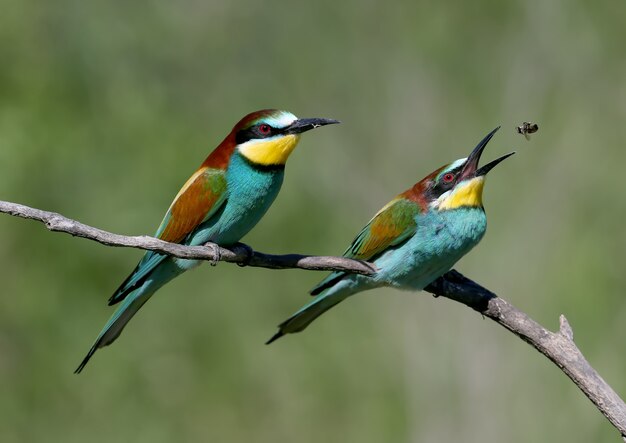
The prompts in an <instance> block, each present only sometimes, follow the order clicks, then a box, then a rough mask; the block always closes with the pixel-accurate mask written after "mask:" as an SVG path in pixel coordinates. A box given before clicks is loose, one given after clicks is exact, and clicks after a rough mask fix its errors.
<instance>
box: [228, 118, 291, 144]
mask: <svg viewBox="0 0 626 443" xmlns="http://www.w3.org/2000/svg"><path fill="white" fill-rule="evenodd" d="M261 125H265V126H267V127H269V128H270V130H269V132H267V133H263V132H261V130H260V129H259V127H260V126H261ZM282 132H283V131H282V130H281V129H277V128H274V127H273V126H271V125H269V124H267V123H259V124H257V125H253V126H250V127H249V128H247V129H242V130H240V131H238V132H237V133H236V134H235V142H236V143H237V144H238V145H240V144H242V143H245V142H247V141H249V140H252V139H261V138H268V137H272V136H274V135H277V134H281V133H282Z"/></svg>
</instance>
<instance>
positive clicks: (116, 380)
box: [0, 0, 626, 443]
mask: <svg viewBox="0 0 626 443" xmlns="http://www.w3.org/2000/svg"><path fill="white" fill-rule="evenodd" d="M0 10H1V11H2V13H1V14H0V171H1V172H0V190H1V196H0V198H1V199H5V200H10V201H16V202H20V203H25V204H29V205H32V206H35V207H40V208H43V209H48V210H54V211H58V212H61V213H63V214H65V215H67V216H70V217H73V218H76V219H79V220H81V221H83V222H85V223H89V224H92V225H95V226H98V227H101V228H104V229H108V230H111V231H114V232H119V233H127V234H141V233H144V234H151V233H152V232H153V231H154V229H155V228H156V226H157V225H158V223H159V221H160V219H161V217H162V215H163V212H164V211H165V209H166V208H167V206H168V204H169V202H170V201H171V199H172V197H173V196H174V195H175V193H176V191H177V190H178V188H179V187H180V185H181V184H182V183H183V182H184V181H185V179H186V178H187V176H188V175H189V174H190V173H191V172H192V171H193V170H194V169H195V167H196V166H197V165H198V164H199V163H200V162H201V161H202V160H203V159H204V157H205V156H206V155H207V153H208V152H209V151H210V150H211V149H213V147H214V146H216V145H217V143H219V141H221V139H222V137H223V136H224V135H225V134H226V133H227V132H228V131H229V130H230V128H231V127H232V125H233V124H234V123H235V122H236V121H237V120H238V119H239V118H240V117H241V116H242V115H244V114H246V113H247V112H250V111H253V110H256V109H259V108H264V107H276V108H283V109H287V110H290V111H292V112H294V113H296V114H297V115H299V116H303V117H308V116H324V117H332V118H338V119H341V120H342V121H343V124H342V125H341V126H338V127H331V128H325V129H323V130H320V131H316V132H315V133H312V134H307V135H306V136H305V137H304V138H303V141H302V143H301V144H300V146H299V148H298V150H297V151H296V152H295V153H294V155H293V157H292V159H291V160H290V164H289V165H288V168H287V170H288V173H287V176H286V180H285V185H284V188H283V191H282V193H281V195H280V196H279V198H278V199H277V201H276V203H275V205H274V207H273V208H272V209H271V210H270V211H269V213H268V215H267V216H266V217H265V219H264V220H263V221H262V222H261V223H260V224H259V225H258V227H257V228H256V229H255V230H254V231H253V233H251V234H250V235H249V236H248V237H247V238H246V239H245V240H246V241H247V242H248V243H249V244H251V245H252V246H254V247H255V248H257V249H258V250H262V251H266V252H276V253H281V252H301V253H319V254H338V253H340V252H341V251H343V249H344V247H345V246H346V245H347V243H348V242H349V241H350V240H351V239H352V237H353V236H354V235H355V234H356V233H357V232H358V230H359V229H360V228H361V227H362V225H363V224H364V223H365V222H366V221H367V220H368V219H369V217H370V216H371V215H372V214H373V213H374V212H375V211H376V210H377V209H378V208H379V207H381V206H382V205H383V204H384V203H386V202H387V201H388V200H389V199H390V198H391V197H392V196H394V195H395V194H397V193H398V192H400V191H402V190H404V189H405V188H407V187H408V186H410V185H412V184H413V183H414V182H416V181H417V180H419V179H420V178H421V177H423V176H424V175H426V174H427V173H429V172H430V171H432V170H434V169H435V168H436V167H438V166H440V165H441V164H443V163H447V162H449V161H451V160H453V159H455V158H459V157H463V156H465V155H466V154H467V153H468V152H469V150H470V149H471V148H472V147H473V146H474V145H475V143H476V142H477V141H478V140H480V138H481V137H482V136H483V135H484V134H486V133H487V132H488V131H489V130H491V129H492V128H493V127H495V126H496V125H499V124H501V125H503V129H502V130H501V131H500V133H498V135H497V136H496V138H495V139H494V141H492V143H491V144H490V145H489V148H488V149H487V154H486V158H495V156H498V155H501V154H503V153H505V152H507V151H508V150H510V149H511V148H515V149H517V150H518V155H517V156H515V157H514V158H513V159H512V160H510V161H508V162H507V163H505V164H504V165H503V166H501V167H500V168H498V169H496V170H495V172H494V173H493V174H492V175H490V180H489V184H488V185H487V188H486V195H485V201H486V206H487V211H488V213H489V222H490V228H489V232H488V234H487V236H486V238H485V239H484V240H483V242H482V244H481V245H480V246H479V247H478V248H477V249H476V250H475V251H473V252H472V253H471V254H470V255H469V256H468V257H466V258H464V259H463V260H462V261H461V262H460V263H459V265H458V269H459V270H461V271H462V272H464V273H466V274H467V275H469V276H472V277H473V278H475V279H476V280H477V281H479V282H481V283H483V284H485V285H486V286H488V287H489V288H491V289H492V290H494V291H495V292H497V293H499V294H501V295H502V296H504V297H505V298H507V299H509V300H510V301H512V302H513V303H514V304H516V305H517V306H518V307H520V308H521V309H523V310H524V311H526V312H528V313H529V314H530V315H531V316H532V317H534V318H536V319H537V320H538V321H540V322H541V323H542V324H544V325H546V326H548V327H552V328H556V327H557V319H558V315H559V314H560V313H564V314H566V315H567V316H568V318H569V320H570V322H571V324H572V326H573V327H574V332H575V334H576V335H575V337H576V340H577V343H578V345H579V346H580V348H581V349H582V350H583V352H584V353H585V354H586V356H587V357H588V358H589V360H590V361H591V363H592V364H593V365H594V366H595V367H596V368H597V369H598V371H599V372H600V373H601V374H602V375H603V376H604V377H605V378H606V379H607V380H608V381H609V383H611V384H612V386H613V387H614V388H615V389H616V390H617V391H618V392H621V393H622V394H626V378H624V373H626V357H625V356H624V352H623V350H624V341H625V339H626V300H625V298H624V288H625V287H626V274H625V273H624V271H623V265H624V262H625V260H626V252H625V251H626V248H625V246H626V234H625V232H626V231H625V230H624V220H625V218H626V199H625V198H624V183H623V178H622V176H621V175H622V174H621V171H622V170H623V165H624V164H625V163H626V150H625V149H624V140H626V126H625V125H624V121H625V120H626V81H625V79H626V57H624V44H623V42H624V39H625V38H626V31H625V30H624V29H625V28H624V26H623V24H624V23H623V19H624V16H625V13H626V5H625V4H624V3H623V2H585V1H582V0H570V1H565V0H553V1H548V2H543V1H540V0H528V1H511V2H499V1H494V0H478V1H474V2H435V1H401V2H391V3H390V2H375V1H364V2H363V1H361V2H359V1H353V0H348V1H343V2H337V1H330V0H320V1H317V2H302V3H301V4H298V3H295V2H287V1H274V0H268V1H264V2H241V1H229V2H226V1H219V2H218V1H198V0H183V1H180V2H165V1H147V2H121V1H108V2H105V1H91V2H78V1H71V0H59V1H55V2H44V1H34V0H26V1H19V2H18V1H11V0H0ZM523 120H532V121H536V122H537V123H538V124H539V126H540V130H539V132H538V133H537V134H535V135H534V136H533V137H532V140H531V141H530V142H527V141H526V140H524V139H523V137H521V136H519V135H517V134H515V130H514V128H515V126H516V125H518V124H520V123H521V122H522V121H523ZM0 232H1V234H0V238H1V241H2V244H3V247H2V248H1V249H0V264H1V266H2V270H3V271H2V287H3V291H2V292H3V294H4V296H3V297H1V298H0V379H1V380H3V383H2V388H0V417H2V418H1V419H0V441H2V442H4V443H11V442H27V441H63V442H84V441H90V442H100V441H103V442H104V441H106V442H111V441H119V442H122V441H133V442H171V441H189V442H192V441H193V442H197V441H219V442H243V441H251V442H276V441H298V442H302V443H306V442H313V441H325V442H353V441H359V442H362V443H367V442H443V441H466V442H501V441H507V442H528V441H534V442H539V441H541V442H553V441H584V442H589V441H612V440H614V439H615V438H617V435H616V432H615V431H614V430H613V428H612V427H611V426H610V425H609V424H608V423H607V422H606V420H605V419H604V418H603V417H602V416H601V415H600V413H599V412H598V411H597V410H596V409H595V408H594V407H593V406H592V405H591V404H590V403H589V402H588V401H587V400H586V399H585V398H584V397H583V395H582V394H581V393H580V392H579V391H578V390H577V389H576V388H575V387H574V385H573V384H572V383H570V382H569V381H568V380H567V379H566V377H565V376H564V375H563V374H562V373H561V372H560V371H559V370H558V369H556V368H555V367H553V366H552V364H550V363H549V362H548V361H547V360H546V359H545V358H543V357H541V356H540V355H539V354H537V353H536V352H535V351H534V350H532V349H531V348H530V347H529V346H527V345H526V344H524V343H522V342H521V341H520V340H519V339H517V338H515V337H513V336H512V335H511V334H510V333H508V332H506V331H504V330H503V329H502V328H500V327H498V326H497V325H494V324H492V323H490V322H489V321H483V320H482V319H481V317H480V316H478V315H476V314H475V313H473V312H471V311H470V310H468V309H467V308H465V307H463V306H460V305H457V304H455V303H452V302H450V301H447V300H441V299H437V300H435V299H433V298H432V297H430V296H429V295H426V294H423V293H422V294H412V293H400V292H397V291H392V290H377V291H372V292H370V293H366V294H363V295H360V296H358V297H355V298H354V299H352V300H350V301H348V302H346V303H344V304H342V305H341V306H339V307H338V308H336V309H335V310H333V311H331V312H330V313H329V314H327V315H326V316H324V317H323V318H322V319H320V320H319V321H318V322H316V323H315V324H314V325H313V326H312V327H311V328H310V329H308V330H307V331H306V332H305V333H303V334H300V335H297V336H291V337H287V338H285V339H283V340H281V341H279V342H277V343H276V344H275V345H272V346H270V347H266V346H264V345H263V342H264V340H265V339H267V338H268V337H269V336H270V335H271V334H273V332H274V330H275V329H274V327H275V325H276V324H277V323H278V322H279V321H281V320H283V319H284V318H285V317H286V316H287V315H289V314H290V313H292V312H293V311H294V310H295V309H296V308H298V307H300V306H301V305H302V304H303V303H304V302H306V301H308V296H307V290H308V289H309V287H310V286H311V285H313V284H314V283H315V282H316V281H317V280H319V279H320V278H321V277H322V275H320V274H316V273H313V272H304V271H267V270H259V269H241V268H238V267H236V266H232V265H228V264H220V265H218V266H217V268H211V267H209V266H203V267H201V268H200V269H199V270H196V271H194V272H190V273H189V274H187V275H185V276H183V277H182V278H179V279H177V280H176V281H174V282H173V283H171V284H169V285H168V286H167V287H166V288H164V289H162V290H161V291H160V292H159V293H158V295H157V296H156V297H154V299H153V300H154V301H152V302H151V303H150V304H149V305H148V306H146V308H145V309H144V310H143V311H142V313H141V314H140V315H138V316H137V317H136V319H135V320H133V322H132V324H131V325H130V326H129V327H128V328H127V329H126V331H125V333H124V335H123V336H122V338H121V339H120V340H119V341H118V342H116V343H115V345H114V346H112V347H111V348H108V349H105V350H103V351H100V352H99V353H98V354H97V355H96V357H95V358H94V360H93V361H92V362H91V364H90V365H89V366H88V367H87V369H86V371H85V372H84V373H83V374H82V375H80V376H75V375H73V374H72V370H73V369H74V368H75V366H76V365H77V364H78V363H79V361H80V359H81V358H82V357H83V355H84V353H85V352H86V351H87V349H88V348H89V346H90V345H91V343H92V339H93V338H95V336H96V334H97V332H98V331H99V330H100V327H101V326H102V325H103V323H104V322H105V320H106V319H107V318H108V316H109V315H110V313H111V312H112V310H111V309H110V308H107V307H106V303H105V301H106V299H107V298H108V296H109V295H110V294H111V292H112V291H113V290H114V289H115V288H116V287H117V285H118V283H119V282H120V281H121V280H122V279H123V278H124V277H126V275H127V273H128V272H129V271H130V270H131V269H132V267H133V266H134V265H135V263H136V261H137V260H138V259H139V257H140V255H141V253H140V252H139V251H133V250H127V249H114V248H107V247H103V246H100V245H97V244H95V243H93V242H88V241H85V240H78V239H72V238H71V237H69V236H64V235H61V234H52V233H49V232H47V231H46V230H45V229H43V228H42V227H41V226H37V225H35V224H33V223H30V222H26V221H24V220H17V219H13V218H11V217H8V216H3V217H0Z"/></svg>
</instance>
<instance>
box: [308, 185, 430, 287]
mask: <svg viewBox="0 0 626 443" xmlns="http://www.w3.org/2000/svg"><path fill="white" fill-rule="evenodd" d="M419 212H420V208H419V206H418V205H417V204H416V203H415V202H413V201H411V200H408V199H406V198H403V197H401V196H400V197H396V198H395V199H393V200H392V201H391V202H389V203H388V204H387V205H386V206H385V207H383V208H382V209H381V210H380V211H378V213H377V214H376V215H375V216H374V217H373V218H372V219H371V220H370V221H369V223H368V224H367V225H366V226H365V227H364V228H363V229H362V230H361V232H359V234H358V235H357V236H356V238H355V239H354V240H353V241H352V244H351V245H350V247H349V248H348V249H346V251H345V252H344V253H343V256H344V257H348V258H353V259H356V260H372V259H373V258H375V257H376V256H378V255H380V254H381V253H383V252H384V251H385V250H386V249H387V248H390V247H393V246H397V245H399V244H400V243H402V242H404V241H405V240H407V239H408V238H409V237H411V236H412V235H413V234H414V233H415V230H416V229H417V223H416V221H415V218H416V216H417V215H418V214H419ZM345 275H347V274H346V273H345V272H334V273H332V274H330V275H329V276H328V277H326V278H325V279H324V280H322V281H321V282H320V283H319V284H318V285H317V286H315V287H314V288H313V289H312V290H311V295H317V294H319V293H320V292H322V291H323V290H325V289H327V288H329V287H331V286H333V285H334V284H335V283H337V282H338V281H339V280H341V279H342V278H343V277H344V276H345Z"/></svg>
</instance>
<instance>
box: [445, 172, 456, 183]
mask: <svg viewBox="0 0 626 443" xmlns="http://www.w3.org/2000/svg"><path fill="white" fill-rule="evenodd" d="M453 180H454V174H452V173H450V172H448V173H447V174H444V176H443V182H444V183H452V181H453Z"/></svg>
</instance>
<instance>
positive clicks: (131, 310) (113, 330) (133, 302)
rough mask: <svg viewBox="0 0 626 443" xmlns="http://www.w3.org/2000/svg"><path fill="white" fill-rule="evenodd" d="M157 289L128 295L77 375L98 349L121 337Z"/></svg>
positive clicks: (78, 369)
mask: <svg viewBox="0 0 626 443" xmlns="http://www.w3.org/2000/svg"><path fill="white" fill-rule="evenodd" d="M156 289H158V287H156V288H155V287H153V285H145V286H142V287H140V288H138V289H135V291H134V292H133V293H131V294H128V296H127V297H126V298H125V299H124V302H123V303H122V304H121V305H120V307H119V308H117V310H116V311H115V313H114V314H113V315H112V316H111V318H110V319H109V321H108V322H107V323H106V325H104V328H103V329H102V331H101V332H100V335H98V338H96V341H95V343H94V344H93V346H92V347H91V349H89V352H87V355H86V356H85V358H84V359H83V361H82V362H81V363H80V365H78V368H76V370H75V371H74V373H75V374H80V372H81V371H82V370H83V369H84V368H85V366H86V365H87V363H88V362H89V360H90V359H91V357H93V355H94V354H95V353H96V351H97V350H98V349H100V348H103V347H105V346H108V345H110V344H111V343H113V342H114V341H115V340H116V339H117V337H119V336H120V334H121V333H122V330H123V329H124V327H126V325H127V324H128V322H129V321H130V320H131V319H132V318H133V316H134V315H135V314H136V313H137V311H139V309H141V307H142V306H143V305H144V304H145V303H146V302H147V301H148V300H149V299H150V297H151V296H152V294H154V292H155V291H156Z"/></svg>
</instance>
